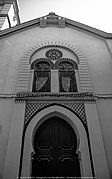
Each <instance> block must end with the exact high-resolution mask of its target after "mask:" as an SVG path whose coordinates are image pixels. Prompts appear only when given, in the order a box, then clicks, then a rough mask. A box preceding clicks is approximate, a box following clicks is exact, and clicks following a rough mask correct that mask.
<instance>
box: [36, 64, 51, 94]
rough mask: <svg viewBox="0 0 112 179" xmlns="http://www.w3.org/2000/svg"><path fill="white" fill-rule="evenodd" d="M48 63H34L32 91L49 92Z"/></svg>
mask: <svg viewBox="0 0 112 179" xmlns="http://www.w3.org/2000/svg"><path fill="white" fill-rule="evenodd" d="M50 81H51V80H50V64H49V63H48V62H46V61H40V62H37V63H36V64H35V69H34V80H33V92H50Z"/></svg>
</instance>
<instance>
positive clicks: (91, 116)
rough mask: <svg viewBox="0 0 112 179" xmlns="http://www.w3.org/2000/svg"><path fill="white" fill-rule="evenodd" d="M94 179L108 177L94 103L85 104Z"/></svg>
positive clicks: (106, 178) (107, 178)
mask: <svg viewBox="0 0 112 179" xmlns="http://www.w3.org/2000/svg"><path fill="white" fill-rule="evenodd" d="M85 109H86V115H87V124H88V130H89V136H90V144H91V151H92V156H93V165H94V170H95V177H96V179H110V176H109V170H108V164H107V159H106V153H105V149H104V143H103V138H102V133H101V129H100V123H99V117H98V113H97V109H96V104H95V103H86V104H85Z"/></svg>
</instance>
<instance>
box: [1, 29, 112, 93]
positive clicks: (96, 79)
mask: <svg viewBox="0 0 112 179" xmlns="http://www.w3.org/2000/svg"><path fill="white" fill-rule="evenodd" d="M59 37H60V38H59ZM46 41H50V42H53V41H62V42H65V43H67V44H70V45H72V46H74V47H77V48H79V49H80V51H81V52H82V53H83V54H84V55H85V57H86V59H87V62H88V66H89V69H90V74H91V79H92V83H93V88H94V93H111V91H112V83H111V81H112V70H111V69H112V58H111V54H110V52H109V49H108V48H107V44H106V41H105V40H104V39H102V38H99V37H96V36H94V35H91V34H89V33H88V34H87V32H82V31H79V30H76V29H72V28H68V27H66V28H57V27H46V28H40V27H35V28H32V29H29V30H26V31H23V32H21V33H18V34H14V35H12V36H9V37H7V38H4V39H2V40H0V65H1V68H3V67H4V66H7V75H6V76H7V77H6V76H4V75H1V79H0V81H1V85H0V92H1V93H14V92H15V87H16V81H17V75H18V70H19V64H20V61H21V57H22V56H23V54H24V53H25V52H26V51H27V50H28V49H29V48H31V47H32V46H34V44H38V43H42V42H46ZM3 69H4V68H3ZM3 71H4V70H2V73H4V72H3ZM4 80H5V84H4ZM1 86H2V87H1ZM3 86H4V87H3Z"/></svg>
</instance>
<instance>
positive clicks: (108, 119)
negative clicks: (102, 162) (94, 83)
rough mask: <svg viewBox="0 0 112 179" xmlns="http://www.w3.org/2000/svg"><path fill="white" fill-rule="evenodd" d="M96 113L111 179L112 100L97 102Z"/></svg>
mask: <svg viewBox="0 0 112 179" xmlns="http://www.w3.org/2000/svg"><path fill="white" fill-rule="evenodd" d="M97 111H98V116H99V122H100V127H101V131H102V136H103V140H104V147H105V151H106V157H107V161H108V166H109V170H110V175H111V177H110V178H112V159H111V156H112V100H98V101H97Z"/></svg>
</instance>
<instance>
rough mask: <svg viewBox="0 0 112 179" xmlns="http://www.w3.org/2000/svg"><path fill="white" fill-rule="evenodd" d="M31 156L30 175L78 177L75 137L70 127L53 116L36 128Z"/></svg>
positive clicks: (78, 168)
mask: <svg viewBox="0 0 112 179" xmlns="http://www.w3.org/2000/svg"><path fill="white" fill-rule="evenodd" d="M33 147H34V153H33V154H32V156H31V176H32V177H52V176H53V177H65V176H68V177H80V176H81V174H80V165H79V159H78V154H76V148H77V138H76V134H75V132H74V130H73V129H72V127H71V126H70V125H69V124H68V123H67V122H66V121H65V120H63V119H61V118H59V117H57V116H54V117H51V118H49V119H48V120H46V121H45V122H43V123H42V124H41V125H40V127H39V128H38V129H37V131H36V132H35V135H34V141H33Z"/></svg>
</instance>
